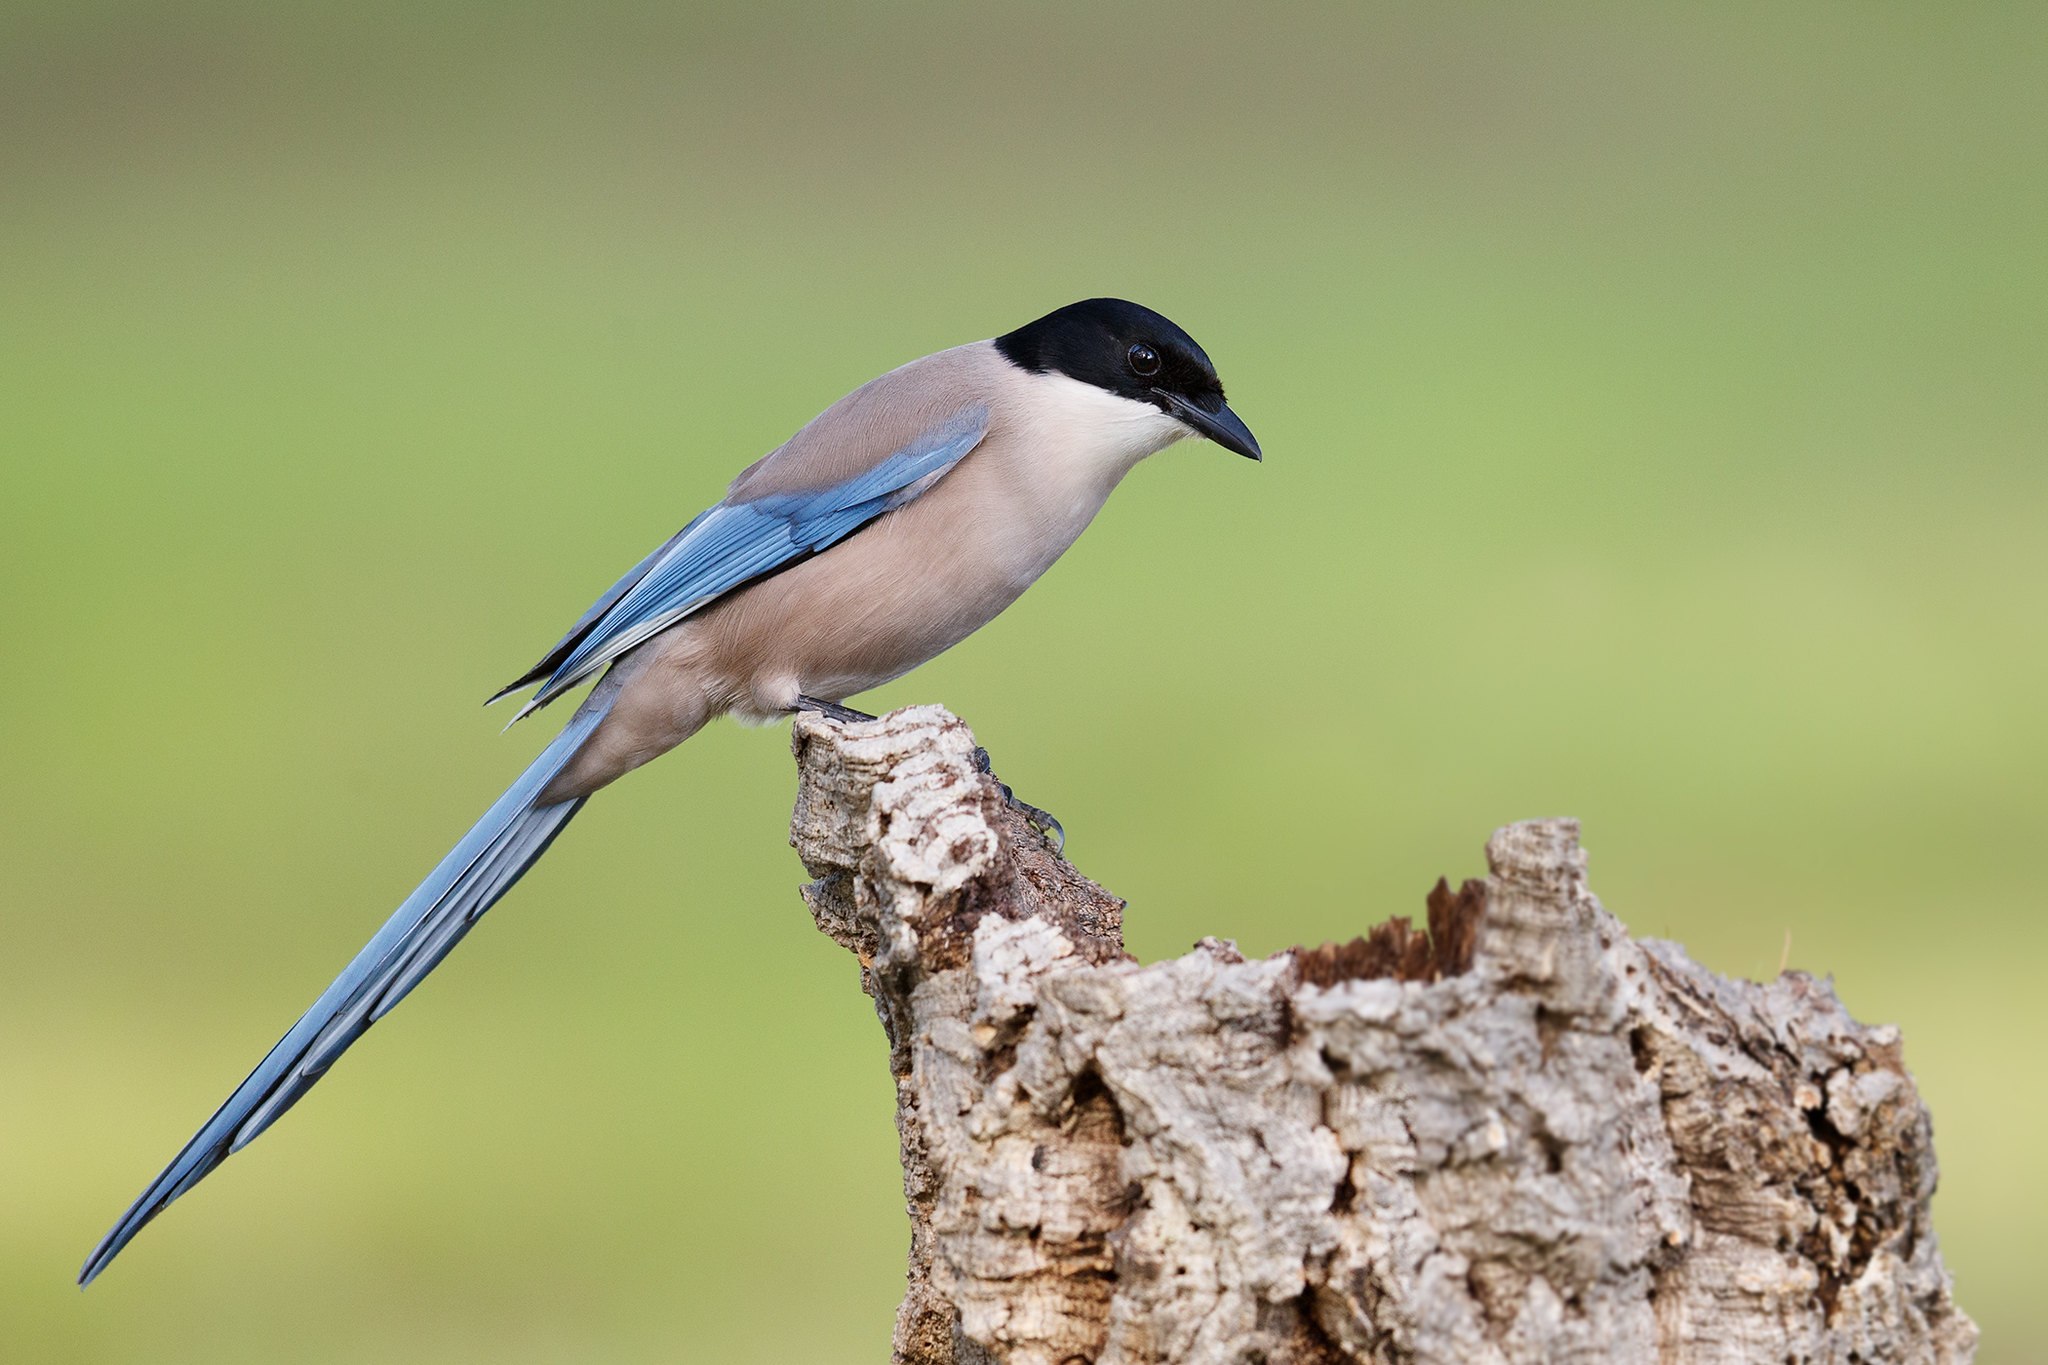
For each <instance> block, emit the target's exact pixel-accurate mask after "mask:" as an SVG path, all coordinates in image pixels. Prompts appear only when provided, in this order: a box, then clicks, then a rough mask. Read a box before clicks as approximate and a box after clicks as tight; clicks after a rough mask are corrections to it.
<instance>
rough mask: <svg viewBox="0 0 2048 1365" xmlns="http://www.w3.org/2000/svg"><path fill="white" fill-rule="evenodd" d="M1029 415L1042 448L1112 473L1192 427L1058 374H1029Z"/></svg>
mask: <svg viewBox="0 0 2048 1365" xmlns="http://www.w3.org/2000/svg"><path fill="white" fill-rule="evenodd" d="M1030 386H1031V407H1032V415H1033V416H1034V417H1035V418H1036V419H1037V421H1038V423H1039V424H1040V426H1041V430H1040V432H1039V433H1038V434H1039V439H1040V440H1041V441H1043V442H1045V448H1047V449H1052V450H1058V451H1060V452H1061V454H1062V456H1063V457H1064V458H1067V459H1072V460H1076V461H1078V462H1081V463H1084V464H1087V465H1091V466H1094V467H1096V468H1098V469H1101V470H1102V471H1103V472H1109V471H1112V470H1113V471H1114V473H1115V476H1116V477H1119V478H1120V477H1122V476H1123V475H1124V474H1126V473H1128V472H1129V471H1130V469H1131V467H1132V466H1133V465H1135V464H1137V463H1138V461H1140V460H1142V459H1144V458H1145V457H1146V456H1147V455H1153V454H1156V453H1158V452H1159V451H1162V450H1164V449H1166V447H1168V446H1170V445H1172V444H1173V443H1174V442H1175V441H1178V440H1180V439H1182V438H1183V437H1187V436H1192V435H1194V432H1193V431H1192V430H1190V429H1189V428H1188V426H1187V425H1186V424H1185V423H1183V422H1181V421H1180V420H1179V419H1177V418H1173V417H1169V416H1167V415H1166V414H1165V413H1163V412H1161V411H1160V410H1159V409H1158V408H1156V407H1154V406H1153V405H1152V404H1150V403H1142V402H1139V401H1138V400H1137V399H1135V398H1123V397H1119V396H1118V395H1116V394H1113V393H1111V392H1109V391H1108V390H1107V389H1098V388H1096V387H1095V386H1094V385H1093V384H1084V383H1082V382H1081V381H1080V380H1078V379H1074V378H1070V377H1069V376H1067V375H1063V374H1058V373H1050V372H1049V373H1046V374H1035V375H1032V376H1031V379H1030Z"/></svg>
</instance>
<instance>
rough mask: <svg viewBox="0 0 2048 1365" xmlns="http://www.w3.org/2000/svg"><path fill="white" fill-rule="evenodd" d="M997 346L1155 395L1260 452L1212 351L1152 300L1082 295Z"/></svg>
mask: <svg viewBox="0 0 2048 1365" xmlns="http://www.w3.org/2000/svg"><path fill="white" fill-rule="evenodd" d="M996 348H997V349H998V350H1000V351H1001V352H1002V353H1003V354H1004V355H1005V356H1006V357H1008V358H1009V360H1010V363H1011V364H1013V365H1016V366H1018V367H1019V368H1022V369H1026V370H1030V371H1031V372H1032V373H1034V374H1045V373H1047V372H1056V373H1059V374H1063V375H1066V376H1067V377H1068V378H1070V379H1078V380H1080V381H1081V382H1082V383H1084V384H1093V385H1094V386H1095V387H1096V388H1098V389H1105V390H1107V391H1108V392H1110V393H1113V394H1115V395H1117V396H1118V397H1119V398H1129V399H1131V400H1133V401H1135V402H1139V403H1150V404H1151V405H1152V406H1154V407H1156V408H1158V409H1160V410H1161V411H1162V412H1164V413H1166V414H1167V415H1168V416H1169V417H1172V418H1174V419H1176V420H1177V421H1179V422H1181V423H1183V424H1184V425H1186V426H1188V427H1190V428H1192V429H1193V430H1194V431H1195V432H1197V433H1198V434H1200V435H1202V436H1205V437H1207V438H1208V439H1209V440H1211V441H1214V442H1215V443H1216V444H1217V445H1220V446H1222V447H1223V448H1224V449H1225V450H1234V451H1236V452H1237V453H1238V454H1240V455H1243V456H1245V457H1246V458H1247V459H1252V460H1256V459H1258V458H1260V456H1259V443H1258V440H1257V438H1255V437H1254V436H1253V435H1252V433H1251V428H1250V427H1247V426H1246V425H1245V424H1244V423H1243V421H1241V420H1240V419H1239V418H1238V415H1237V414H1236V413H1234V412H1232V411H1231V410H1230V405H1229V404H1228V403H1225V402H1224V401H1223V381H1222V380H1220V379H1218V378H1217V377H1216V367H1215V366H1214V365H1212V364H1210V363H1209V356H1208V353H1207V352H1205V351H1204V350H1203V349H1202V348H1201V347H1200V346H1198V345H1196V344H1195V339H1194V338H1193V337H1191V336H1189V335H1188V334H1187V333H1186V332H1183V331H1182V330H1181V329H1180V328H1179V327H1176V326H1175V325H1174V324H1173V323H1172V322H1170V321H1168V320H1167V319H1166V318H1163V317H1161V316H1160V315H1159V314H1157V313H1155V312H1153V311H1152V310H1151V309H1150V308H1145V307H1142V306H1140V305H1138V304H1135V303H1130V302H1127V301H1126V300H1124V299H1083V300H1082V301H1081V302H1079V303H1070V304H1068V305H1067V306H1066V307H1065V308H1062V309H1060V310H1058V311H1057V312H1053V313H1047V314H1046V315H1045V316H1044V317H1042V318H1040V319H1038V321H1036V322H1028V323H1026V324H1024V326H1022V327H1019V328H1018V329H1017V330H1016V331H1014V332H1007V333H1005V334H1003V335H1002V336H999V337H997V338H996Z"/></svg>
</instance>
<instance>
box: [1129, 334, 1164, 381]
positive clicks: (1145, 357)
mask: <svg viewBox="0 0 2048 1365" xmlns="http://www.w3.org/2000/svg"><path fill="white" fill-rule="evenodd" d="M1129 360H1130V362H1131V373H1132V374H1143V375H1154V374H1158V373H1159V352H1157V351H1155V350H1153V349H1152V348H1151V347H1150V346H1147V345H1146V344H1145V343H1144V342H1142V341H1140V342H1138V343H1137V344H1135V345H1134V346H1132V347H1131V349H1130V354H1129Z"/></svg>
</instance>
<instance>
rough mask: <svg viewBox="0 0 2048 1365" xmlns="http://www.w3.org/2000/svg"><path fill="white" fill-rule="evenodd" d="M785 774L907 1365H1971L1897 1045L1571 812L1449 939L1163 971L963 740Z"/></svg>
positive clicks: (851, 742) (897, 739) (1231, 954)
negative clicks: (1736, 960)
mask: <svg viewBox="0 0 2048 1365" xmlns="http://www.w3.org/2000/svg"><path fill="white" fill-rule="evenodd" d="M794 743H795V748H796V753H797V757H798V761H799V766H800V768H801V776H802V786H801V790H800V794H799V796H798V799H797V806H796V816H795V822H794V826H793V832H792V838H793V841H794V843H795V844H796V847H797V849H798V851H799V852H800V853H801V855H802V857H803V860H804V863H805V865H806V866H807V867H809V869H810V870H811V873H812V875H814V876H815V877H817V878H818V880H817V881H816V882H814V883H813V884H812V885H811V886H810V887H808V888H807V889H806V892H805V898H806V900H807V901H808V902H809V904H810V906H811V910H812V912H813V914H814V915H815V916H816V917H817V921H818V925H819V927H820V928H821V929H823V930H824V931H825V932H826V933H827V934H829V935H831V936H832V938H833V939H835V940H836V941H837V942H839V943H840V944H842V945H844V946H845V947H846V948H848V949H849V950H850V951H852V952H853V953H854V955H855V956H856V957H858V958H859V960H860V965H861V980H862V984H863V986H864V987H865V988H866V990H867V991H868V993H869V994H870V995H872V996H873V997H874V1000H875V1007H876V1012H877V1013H878V1014H879V1015H880V1016H881V1020H882V1026H883V1028H884V1030H885V1031H886V1032H887V1034H888V1039H889V1057H890V1069H891V1071H892V1072H893V1074H894V1076H895V1080H896V1096H897V1124H898V1128H899V1130H900V1133H901V1138H902V1154H903V1173H904V1191H905V1193H906V1195H907V1196H908V1201H909V1210H910V1219H911V1245H910V1276H909V1292H908V1293H907V1294H906V1295H905V1297H904V1300H903V1306H902V1308H901V1310H900V1312H899V1314H898V1317H897V1324H896V1338H895V1356H896V1359H897V1360H898V1361H903V1362H912V1363H914V1365H941V1362H947V1363H952V1365H969V1363H970V1362H975V1363H981V1362H992V1361H1008V1362H1020V1365H1023V1363H1028V1365H1071V1363H1072V1362H1095V1361H1100V1362H1115V1363H1116V1365H1138V1363H1139V1362H1166V1361H1174V1362H1187V1363H1188V1365H1207V1363H1209V1362H1259V1361H1263V1362H1270V1363H1272V1365H1280V1363H1282V1362H1287V1363H1289V1365H1292V1363H1294V1362H1301V1363H1303V1365H1307V1363H1310V1362H1313V1363H1314V1365H1327V1363H1329V1362H1340V1361H1373V1362H1385V1363H1387V1365H1392V1363H1394V1362H1432V1363H1435V1362H1443V1363H1444V1365H1469V1363H1470V1362H1508V1361H1517V1362H1519V1361H1530V1362H1538V1361H1540V1362H1556V1361H1656V1362H1681V1361H1682V1362H1701V1363H1702V1365H1704V1363H1705V1362H1737V1361H1740V1362H1756V1361H1761V1362H1770V1363H1771V1365H1777V1363H1778V1362H1786V1363H1787V1365H1791V1363H1792V1362H1798V1363H1799V1365H1807V1363H1808V1362H1814V1363H1818V1362H1832V1363H1833V1365H1851V1363H1852V1362H1855V1363H1857V1365H1875V1362H1892V1361H1898V1362H1905V1361H1914V1362H1921V1361H1944V1362H1945V1361H1966V1360H1968V1359H1969V1358H1970V1355H1971V1353H1972V1349H1973V1347H1974V1345H1975V1341H1976V1329H1975V1328H1974V1327H1973V1326H1972V1325H1971V1323H1970V1321H1969V1319H1968V1318H1966V1317H1964V1316H1963V1315H1962V1313H1961V1312H1960V1311H1959V1310H1958V1309H1957V1308H1956V1306H1955V1304H1954V1303H1953V1302H1952V1301H1951V1299H1950V1297H1949V1284H1948V1278H1947V1275H1946V1273H1945V1272H1944V1271H1943V1269H1942V1265H1941V1259H1940V1256H1939V1255H1938V1253H1937V1251H1936V1247H1935V1241H1934V1235H1933V1232H1932V1231H1931V1229H1930V1226H1929V1220H1928V1201H1929V1198H1930V1197H1931V1196H1932V1195H1933V1193H1934V1184H1935V1164H1934V1148H1933V1144H1932V1134H1931V1129H1930V1126H1929V1122H1928V1116H1927V1111H1926V1109H1925V1108H1923V1107H1922V1105H1921V1103H1920V1100H1919V1097H1918V1095H1917V1094H1916V1093H1915V1091H1914V1087H1913V1081H1912V1078H1911V1077H1910V1076H1909V1075H1908V1074H1907V1073H1906V1069H1905V1066H1904V1064H1903V1062H1902V1061H1901V1058H1900V1045H1899V1036H1898V1033H1897V1031H1896V1030H1895V1029H1891V1028H1868V1027H1865V1026H1863V1025H1861V1024H1858V1023H1857V1022H1856V1021H1855V1020H1853V1019H1851V1018H1850V1017H1849V1016H1848V1014H1847V1013H1846V1012H1844V1010H1843V1009H1842V1006H1841V1003H1840V1002H1839V1001H1838V1000H1836V998H1835V996H1834V993H1833V991H1832V990H1831V989H1830V988H1829V986H1828V985H1827V984H1826V983H1824V982H1820V981H1816V980H1814V979H1813V978H1812V977H1809V976H1806V975H1804V974H1802V973H1798V972H1788V973H1786V974H1784V975H1782V976H1780V977H1779V978H1778V979H1777V980H1776V981H1773V982H1769V983H1765V984H1758V983H1754V982H1746V981H1728V980H1724V979H1722V978H1719V977H1716V976H1714V975H1712V974H1710V973H1708V972H1706V971H1704V970H1702V969H1701V968H1700V967H1698V966H1696V965H1695V964H1694V963H1692V962H1691V961H1690V960H1688V959H1687V957H1686V955H1685V953H1684V951H1683V950H1682V949H1680V948H1679V947H1677V946H1676V945H1674V944H1669V943H1660V942H1654V941H1641V942H1638V941H1636V940H1633V939H1631V938H1630V937H1629V936H1628V933H1627V931H1626V930H1625V929H1624V928H1623V927H1622V925H1621V924H1620V923H1619V922H1618V921H1617V920H1615V919H1614V918H1613V917H1612V916H1611V915H1609V914H1608V913H1607V912H1606V911H1605V910H1603V909H1602V908H1601V907H1600V904H1599V902H1598V901H1596V900H1595V899H1594V898H1593V896H1592V894H1591V893H1590V892H1589V891H1588V890H1587V889H1586V880H1585V869H1586V860H1585V855H1584V853H1583V852H1582V851H1581V850H1580V848H1579V844H1578V827H1577V825H1576V824H1575V823H1574V822H1572V821H1569V820H1545V821H1531V822H1528V823H1525V824H1519V825H1510V826H1509V827H1507V828H1506V829H1503V830H1500V831H1498V832H1497V833H1495V835H1494V836H1493V838H1492V840H1491V841H1490V842H1489V843H1488V845H1487V849H1486V856H1487V863H1488V866H1489V867H1490V869H1491V875H1490V876H1488V877H1487V878H1486V879H1485V880H1484V881H1473V882H1468V883H1466V884H1465V886H1464V888H1463V889H1462V890H1460V891H1458V892H1452V891H1451V890H1450V888H1449V887H1448V886H1445V885H1442V884H1439V886H1438V888H1437V890H1436V892H1435V893H1434V894H1433V895H1432V896H1431V897H1430V898H1429V929H1428V932H1427V933H1424V932H1422V931H1420V930H1416V929H1412V928H1411V927H1410V926H1409V925H1408V924H1407V922H1406V921H1405V920H1397V921H1393V922H1392V923H1391V924H1389V925H1382V926H1380V928H1378V929H1376V930H1374V931H1373V932H1372V934H1371V935H1370V936H1368V937H1366V938H1362V939H1360V940H1356V941H1354V942H1353V943H1350V944H1346V945H1328V946H1324V947H1321V948H1317V949H1313V950H1310V949H1297V950H1294V951H1293V952H1290V953H1283V954H1280V955H1278V956H1276V957H1271V958H1266V959H1263V960H1257V961H1247V960H1246V959H1244V958H1243V957H1242V956H1240V955H1239V954H1238V952H1237V951H1236V949H1235V948H1234V947H1233V946H1232V945H1231V944H1229V943H1226V942H1218V941H1216V940H1213V939H1204V940H1203V941H1202V942H1201V943H1199V944H1197V945H1196V946H1195V949H1194V951H1192V952H1190V953H1188V954H1187V955H1186V956H1184V957H1180V958H1176V959H1174V960H1173V961H1170V962H1157V963H1153V964H1151V965H1140V964H1139V963H1137V962H1136V961H1134V960H1132V959H1131V958H1130V957H1129V956H1128V955H1126V954H1125V953H1124V951H1123V934H1122V912H1123V904H1122V902H1121V901H1119V900H1117V899H1116V898H1115V897H1114V896H1111V895H1110V894H1108V893H1107V892H1105V891H1103V890H1102V889H1101V888H1100V887H1098V886H1096V885H1095V884H1094V883H1092V882H1090V881H1088V880H1087V879H1086V878H1085V877H1083V876H1081V875H1080V874H1079V873H1078V872H1076V871H1075V870H1074V869H1073V868H1072V867H1071V866H1069V865H1068V864H1067V863H1066V862H1064V861H1062V860H1061V859H1060V858H1059V857H1058V856H1057V855H1056V854H1054V853H1053V852H1052V851H1051V850H1050V849H1049V848H1047V847H1046V845H1045V844H1044V842H1043V841H1042V840H1041V839H1039V838H1038V837H1037V836H1036V835H1035V834H1034V833H1033V832H1032V831H1031V830H1030V829H1029V828H1028V827H1027V826H1026V825H1024V824H1023V822H1022V821H1021V820H1020V819H1018V818H1017V817H1016V815H1015V814H1014V812H1012V811H1011V810H1010V809H1009V808H1008V807H1007V806H1005V804H1004V803H1003V801H1002V800H1001V797H1000V795H999V794H998V792H997V791H996V788H995V786H994V784H993V782H992V781H991V780H990V779H988V778H986V777H984V776H982V775H981V774H979V773H978V772H977V771H976V770H975V766H974V763H973V759H972V754H973V750H974V739H973V736H972V735H971V734H970V733H969V732H968V730H967V728H966V726H965V725H963V724H962V723H961V722H960V721H959V720H957V719H955V718H954V717H953V716H951V715H949V714H948V713H947V712H945V711H944V710H941V709H939V708H937V707H917V708H913V709H910V710H906V711H900V712H897V713H895V714H894V715H891V716H887V717H884V718H883V719H881V720H880V721H877V722H874V723H872V724H858V725H838V724H835V723H833V722H830V721H825V720H821V719H816V718H810V717H805V718H800V719H799V720H798V721H797V722H796V732H795V738H794Z"/></svg>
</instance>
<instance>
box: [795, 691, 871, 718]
mask: <svg viewBox="0 0 2048 1365" xmlns="http://www.w3.org/2000/svg"><path fill="white" fill-rule="evenodd" d="M794 709H796V710H798V711H816V712H817V713H818V714H819V715H821V716H823V717H825V719H827V720H836V721H840V722H842V723H844V722H846V721H857V720H873V719H875V717H873V716H871V715H869V714H868V713H867V712H865V711H856V710H854V709H853V708H852V707H851V706H841V705H840V704H839V703H838V702H836V701H823V700H820V699H819V698H817V697H802V696H800V697H798V698H797V699H796V707H795V708H794Z"/></svg>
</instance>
